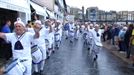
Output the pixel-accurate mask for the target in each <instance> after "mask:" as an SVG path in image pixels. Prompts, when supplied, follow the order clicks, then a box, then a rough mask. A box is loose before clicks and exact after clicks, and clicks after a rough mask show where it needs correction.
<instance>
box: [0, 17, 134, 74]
mask: <svg viewBox="0 0 134 75" xmlns="http://www.w3.org/2000/svg"><path fill="white" fill-rule="evenodd" d="M10 25H11V23H10V21H7V23H6V25H5V26H4V27H3V29H2V32H0V38H2V39H4V40H6V42H7V43H9V42H10V43H11V48H12V59H11V63H10V64H8V65H7V66H6V68H5V71H4V73H5V74H10V75H32V69H34V73H33V74H34V75H43V70H44V68H45V66H44V65H45V61H46V59H49V58H50V57H51V55H52V53H54V52H55V51H56V50H58V49H59V47H60V44H61V41H62V38H63V36H64V37H65V40H69V42H70V44H72V43H74V42H75V41H77V40H79V38H80V36H81V35H82V39H83V40H84V42H83V43H84V45H86V46H87V48H88V50H89V53H90V54H91V55H92V58H93V60H94V61H96V60H97V58H98V54H99V52H100V50H101V48H102V46H103V45H102V42H101V41H102V40H103V41H106V40H108V41H109V42H110V43H111V44H112V45H118V47H119V51H124V52H126V58H130V56H131V55H132V59H133V63H132V64H133V66H134V29H133V28H134V26H133V24H130V25H118V24H113V25H112V24H103V25H101V24H92V23H90V22H85V23H81V22H72V21H65V23H62V22H61V21H59V20H55V19H47V20H45V21H43V22H41V21H40V20H35V21H34V22H31V21H28V24H24V23H23V22H22V21H21V19H20V18H17V21H15V22H14V30H13V32H11V30H10V28H9V26H10ZM101 27H102V29H100V28H101ZM101 37H102V39H101ZM32 66H33V68H32Z"/></svg>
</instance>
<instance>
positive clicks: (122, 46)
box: [118, 27, 127, 52]
mask: <svg viewBox="0 0 134 75" xmlns="http://www.w3.org/2000/svg"><path fill="white" fill-rule="evenodd" d="M126 31H127V27H123V28H122V29H121V30H120V32H119V35H118V38H119V41H118V42H119V51H123V52H124V51H125V42H124V38H125V33H126Z"/></svg>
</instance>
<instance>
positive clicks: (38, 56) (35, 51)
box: [31, 45, 42, 64]
mask: <svg viewBox="0 0 134 75" xmlns="http://www.w3.org/2000/svg"><path fill="white" fill-rule="evenodd" d="M31 53H32V61H33V63H34V64H38V63H40V61H42V52H41V50H40V49H39V47H38V46H37V45H34V46H32V47H31Z"/></svg>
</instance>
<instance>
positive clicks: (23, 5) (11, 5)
mask: <svg viewBox="0 0 134 75" xmlns="http://www.w3.org/2000/svg"><path fill="white" fill-rule="evenodd" d="M0 8H4V9H9V10H14V11H19V12H25V13H31V11H30V5H29V4H28V3H27V1H26V0H13V1H10V0H2V1H0Z"/></svg>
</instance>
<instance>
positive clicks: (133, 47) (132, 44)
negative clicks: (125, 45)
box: [129, 29, 134, 67]
mask: <svg viewBox="0 0 134 75" xmlns="http://www.w3.org/2000/svg"><path fill="white" fill-rule="evenodd" d="M129 45H130V50H131V54H132V61H133V62H132V66H133V67H134V29H133V31H132V36H131V38H130V43H129Z"/></svg>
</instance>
